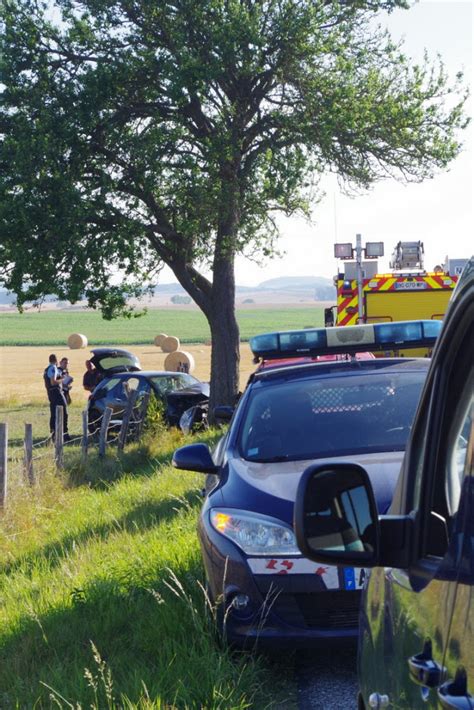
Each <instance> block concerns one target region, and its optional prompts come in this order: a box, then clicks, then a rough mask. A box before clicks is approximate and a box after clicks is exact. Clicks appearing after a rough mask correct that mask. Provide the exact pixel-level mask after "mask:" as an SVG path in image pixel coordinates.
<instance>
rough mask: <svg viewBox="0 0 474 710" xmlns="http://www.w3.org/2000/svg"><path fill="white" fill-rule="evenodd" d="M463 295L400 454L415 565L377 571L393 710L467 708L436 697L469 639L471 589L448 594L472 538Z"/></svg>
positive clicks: (469, 341)
mask: <svg viewBox="0 0 474 710" xmlns="http://www.w3.org/2000/svg"><path fill="white" fill-rule="evenodd" d="M471 291H472V289H471ZM471 291H470V292H469V293H470V295H469V297H468V298H466V299H465V300H464V303H463V304H461V302H459V303H458V307H457V308H456V309H455V310H454V309H453V312H452V313H451V318H450V320H449V324H447V325H448V327H447V328H446V329H445V331H444V332H443V336H442V338H441V339H440V343H439V346H440V347H439V348H438V349H437V351H436V352H435V358H434V362H433V367H432V369H431V371H430V376H429V386H428V388H427V390H425V393H424V395H423V397H422V402H421V405H420V409H419V412H418V413H417V417H416V422H415V427H414V436H413V437H412V439H411V440H410V443H409V446H408V448H407V456H406V462H405V463H406V465H405V470H404V479H403V485H404V491H403V494H402V496H401V497H402V498H404V500H405V504H404V506H405V512H406V513H408V512H409V511H412V513H411V514H412V515H413V516H414V520H415V521H416V527H415V536H414V539H413V542H412V547H413V554H412V559H414V560H415V561H414V562H413V564H412V565H411V567H410V568H409V569H408V570H401V569H393V570H387V571H386V574H387V584H386V588H385V590H386V595H385V614H384V626H385V629H384V640H385V642H384V648H383V654H384V657H385V664H384V665H385V678H384V682H383V684H382V687H384V690H385V693H386V694H387V696H388V698H389V701H390V703H393V707H402V708H410V710H415V708H453V707H463V708H466V709H468V708H470V707H471V706H470V705H469V704H468V705H459V706H457V705H453V704H447V703H448V701H447V699H446V698H443V697H442V693H443V687H444V683H446V681H447V679H448V676H449V677H450V678H451V680H454V677H455V675H456V670H457V669H458V668H460V667H461V666H462V665H463V663H464V664H465V665H469V663H470V664H472V658H473V657H474V653H473V652H472V647H471V648H470V649H468V650H466V651H463V650H462V649H461V648H460V644H461V643H464V644H466V642H467V639H469V638H470V641H469V643H471V644H472V628H470V627H469V625H468V624H467V617H466V614H470V618H469V623H471V624H472V599H471V592H472V586H471V587H470V590H468V589H467V590H466V591H461V592H460V589H461V587H460V585H458V577H459V576H460V569H461V567H462V564H463V562H462V560H463V559H465V558H466V556H468V557H469V555H470V554H471V552H470V549H469V551H466V545H467V544H468V545H471V544H472V538H470V542H469V543H465V542H463V535H464V534H465V525H466V524H467V523H466V506H467V505H468V504H469V505H470V506H472V496H471V497H470V490H471V489H470V485H469V482H470V481H471V475H470V474H469V475H466V473H465V467H464V464H463V461H464V460H466V457H467V449H468V443H467V442H468V440H469V437H470V434H469V435H468V434H467V433H466V432H467V429H469V426H470V424H469V417H470V412H471V403H472V388H473V374H474V372H473V370H474V364H473V363H474V298H472V293H471ZM463 457H464V458H463ZM461 471H462V474H461ZM394 500H395V499H394ZM471 518H472V507H471ZM471 525H472V520H471ZM463 526H464V527H463ZM470 564H472V558H471V560H470ZM458 593H460V594H461V596H464V597H467V598H466V599H465V601H464V603H467V602H468V606H469V605H471V606H470V609H471V611H470V612H469V611H466V607H465V608H464V609H462V610H461V609H460V607H459V604H458V601H457V594H458ZM462 624H464V625H465V628H464V631H463V630H462V628H461V626H462ZM453 625H455V626H456V629H457V630H456V635H454V631H455V627H454V626H453ZM467 659H469V661H468V660H467ZM445 665H449V666H450V668H449V669H447V670H445ZM472 682H474V679H471V683H472ZM469 702H470V701H469Z"/></svg>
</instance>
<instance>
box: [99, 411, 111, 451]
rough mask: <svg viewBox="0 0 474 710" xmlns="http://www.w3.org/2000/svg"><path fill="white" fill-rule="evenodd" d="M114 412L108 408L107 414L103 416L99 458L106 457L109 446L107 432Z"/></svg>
mask: <svg viewBox="0 0 474 710" xmlns="http://www.w3.org/2000/svg"><path fill="white" fill-rule="evenodd" d="M112 413H113V410H112V409H111V407H106V408H105V412H104V414H103V416H102V423H101V425H100V436H99V456H105V447H106V446H107V432H108V431H109V424H110V418H111V417H112Z"/></svg>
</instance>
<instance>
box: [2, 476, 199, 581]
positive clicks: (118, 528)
mask: <svg viewBox="0 0 474 710" xmlns="http://www.w3.org/2000/svg"><path fill="white" fill-rule="evenodd" d="M200 501H201V498H200V496H199V494H198V493H197V492H196V491H195V490H190V491H187V492H186V493H184V494H183V495H182V496H181V497H180V498H168V499H165V500H162V501H159V502H152V501H150V502H147V503H141V504H140V505H137V506H136V507H135V508H133V509H132V510H130V511H128V512H127V513H126V514H124V515H123V516H121V517H119V518H114V519H113V520H111V521H110V522H107V523H101V524H99V525H91V526H89V527H87V528H85V529H83V530H81V531H79V532H77V533H75V534H71V535H66V536H65V537H62V538H61V539H60V540H57V541H56V542H52V543H49V544H48V545H44V546H43V547H40V548H38V549H37V550H35V551H34V552H31V553H27V554H25V555H23V556H21V557H19V558H18V559H16V560H14V561H13V562H10V563H7V564H5V565H0V573H2V574H6V575H9V574H12V573H14V572H15V571H17V570H20V569H21V571H22V573H25V574H29V573H31V572H32V571H33V570H34V569H35V566H36V565H37V564H38V562H40V560H42V559H45V558H46V559H47V560H48V566H49V568H50V569H51V570H53V569H55V568H56V567H57V566H58V565H59V564H60V563H61V561H62V560H63V559H64V558H65V557H67V556H68V555H69V554H70V553H71V552H72V551H73V550H74V549H75V548H76V547H78V546H80V545H81V544H83V543H85V542H87V541H88V540H90V539H91V538H94V539H97V540H105V539H106V538H107V537H108V536H109V535H111V534H113V533H115V532H122V531H123V532H144V531H146V530H148V529H150V528H152V527H154V526H155V525H158V524H160V523H162V522H164V521H167V520H171V518H173V517H174V516H176V515H178V514H179V512H180V511H181V510H183V509H187V508H189V507H191V506H193V505H196V506H197V504H198V503H199V502H200ZM5 583H6V584H7V583H8V579H6V580H5Z"/></svg>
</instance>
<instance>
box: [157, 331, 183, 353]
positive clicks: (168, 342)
mask: <svg viewBox="0 0 474 710" xmlns="http://www.w3.org/2000/svg"><path fill="white" fill-rule="evenodd" d="M161 349H162V350H163V352H164V353H174V351H175V350H179V338H175V337H174V335H168V337H167V338H165V339H164V340H163V342H162V343H161Z"/></svg>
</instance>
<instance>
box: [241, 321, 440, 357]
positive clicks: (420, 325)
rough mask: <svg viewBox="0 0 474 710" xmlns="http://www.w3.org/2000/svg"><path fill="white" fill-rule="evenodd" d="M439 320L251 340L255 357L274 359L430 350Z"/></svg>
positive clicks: (296, 332) (291, 332) (270, 335)
mask: <svg viewBox="0 0 474 710" xmlns="http://www.w3.org/2000/svg"><path fill="white" fill-rule="evenodd" d="M441 325H442V324H441V321H438V320H418V321H398V322H396V323H373V324H370V325H369V324H366V325H354V326H335V327H333V328H305V330H288V331H285V332H280V333H263V334H262V335H255V336H254V337H253V338H251V339H250V349H251V350H252V352H253V354H254V356H255V357H256V358H263V359H264V360H277V359H280V358H292V357H317V356H318V355H337V354H348V355H352V354H355V353H360V352H375V351H381V350H401V349H404V350H405V349H409V348H432V347H433V346H434V344H435V342H436V338H437V337H438V335H439V333H440V330H441Z"/></svg>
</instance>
